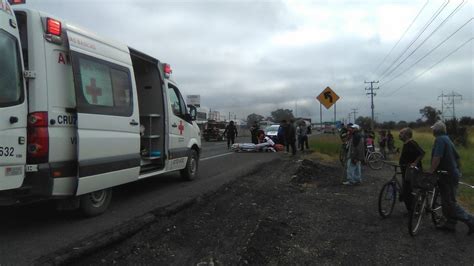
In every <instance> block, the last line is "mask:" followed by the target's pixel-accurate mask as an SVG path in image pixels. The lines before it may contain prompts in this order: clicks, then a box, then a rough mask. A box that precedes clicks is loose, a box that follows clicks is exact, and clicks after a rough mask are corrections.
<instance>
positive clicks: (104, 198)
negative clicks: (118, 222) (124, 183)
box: [79, 188, 112, 217]
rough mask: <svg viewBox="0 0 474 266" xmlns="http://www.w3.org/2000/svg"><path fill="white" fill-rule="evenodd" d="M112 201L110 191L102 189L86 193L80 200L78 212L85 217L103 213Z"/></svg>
mask: <svg viewBox="0 0 474 266" xmlns="http://www.w3.org/2000/svg"><path fill="white" fill-rule="evenodd" d="M111 200H112V189H110V188H109V189H102V190H98V191H95V192H91V193H87V194H84V195H82V196H81V198H80V207H79V209H80V211H81V213H82V214H83V215H84V216H86V217H93V216H97V215H100V214H102V213H104V212H105V211H106V210H107V208H108V207H109V205H110V201H111Z"/></svg>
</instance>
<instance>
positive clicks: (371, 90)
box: [364, 80, 379, 130]
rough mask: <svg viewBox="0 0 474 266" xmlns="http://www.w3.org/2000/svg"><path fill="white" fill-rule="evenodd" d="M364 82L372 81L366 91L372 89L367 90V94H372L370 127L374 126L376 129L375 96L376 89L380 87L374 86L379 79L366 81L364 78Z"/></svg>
mask: <svg viewBox="0 0 474 266" xmlns="http://www.w3.org/2000/svg"><path fill="white" fill-rule="evenodd" d="M364 83H366V84H368V83H370V88H365V90H366V91H370V92H367V93H366V94H367V95H370V102H371V105H370V108H372V119H371V121H370V127H371V128H372V130H374V96H376V95H377V94H376V93H375V92H374V90H378V89H379V87H377V88H374V83H377V84H378V83H379V81H368V82H367V81H365V80H364Z"/></svg>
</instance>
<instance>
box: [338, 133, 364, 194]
mask: <svg viewBox="0 0 474 266" xmlns="http://www.w3.org/2000/svg"><path fill="white" fill-rule="evenodd" d="M359 130H360V127H359V125H356V124H353V125H352V126H351V127H350V129H349V131H350V133H349V135H350V139H349V142H350V143H349V150H348V152H347V154H348V156H347V157H348V159H347V162H346V163H347V180H346V181H344V182H342V184H344V185H358V184H360V183H361V181H362V169H361V162H362V161H363V160H364V145H365V144H364V140H363V138H362V134H361V133H360V131H359Z"/></svg>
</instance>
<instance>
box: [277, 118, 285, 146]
mask: <svg viewBox="0 0 474 266" xmlns="http://www.w3.org/2000/svg"><path fill="white" fill-rule="evenodd" d="M285 128H286V120H282V121H281V122H280V126H279V127H278V133H277V143H278V144H282V145H283V146H285V145H286V139H285Z"/></svg>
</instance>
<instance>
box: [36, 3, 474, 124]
mask: <svg viewBox="0 0 474 266" xmlns="http://www.w3.org/2000/svg"><path fill="white" fill-rule="evenodd" d="M452 2H453V3H450V4H449V5H448V7H447V10H446V11H445V12H443V13H442V15H441V17H440V18H439V19H438V20H436V21H435V24H434V25H437V24H438V23H440V21H441V19H442V18H444V17H445V16H446V15H447V14H449V12H450V10H452V8H454V7H455V6H456V1H452ZM28 3H29V4H28V5H29V6H32V7H35V8H38V9H41V10H44V11H46V12H48V13H51V14H54V15H57V16H58V17H62V18H64V19H67V20H69V21H71V22H73V23H74V24H78V25H82V26H84V27H85V28H89V29H91V30H93V31H95V32H98V33H99V34H102V35H105V36H108V37H110V38H113V39H117V40H119V41H121V42H124V43H127V44H129V45H130V46H131V47H134V48H136V49H138V50H142V51H144V52H146V53H149V54H151V55H153V56H155V57H157V58H159V59H160V60H162V61H165V62H169V63H171V65H172V66H173V69H174V70H173V72H174V78H175V79H176V80H177V81H178V82H179V83H180V84H181V89H182V92H183V94H184V95H186V94H200V95H201V100H202V105H204V106H206V107H207V108H212V109H213V110H219V111H221V112H222V113H224V114H225V113H228V112H232V113H235V114H237V115H238V116H239V117H246V116H247V115H248V114H250V113H253V112H256V113H260V114H262V115H269V114H270V111H272V110H275V109H277V108H290V109H294V110H295V111H296V108H297V109H298V114H299V115H305V116H311V117H313V118H315V119H316V120H319V104H318V103H317V102H316V100H315V97H316V96H317V95H318V94H319V92H320V91H322V90H323V89H324V88H325V87H326V86H330V87H331V88H333V89H334V90H335V91H336V93H338V94H339V96H341V99H340V101H339V102H338V105H337V110H338V118H344V117H347V114H348V112H349V111H350V110H351V108H359V115H364V116H368V115H370V105H369V104H370V101H369V98H368V97H367V96H366V95H365V92H366V91H365V89H364V88H365V86H366V84H364V80H372V79H377V78H378V77H379V74H380V72H381V71H382V70H383V69H384V68H386V67H387V66H388V64H389V63H391V62H392V61H393V60H394V59H395V57H396V56H397V55H398V54H399V53H400V51H401V50H402V49H403V48H404V47H406V46H407V45H408V43H409V41H410V40H412V39H413V38H414V36H415V34H416V32H418V30H419V29H420V28H421V27H422V25H423V23H424V22H425V21H427V19H428V18H429V17H430V16H431V14H432V13H433V12H434V10H436V8H437V7H438V6H439V4H440V3H435V2H432V3H430V4H429V5H428V6H427V9H426V12H425V13H423V15H422V16H421V17H420V19H419V20H418V21H417V23H416V24H415V25H414V27H413V30H411V31H409V32H408V34H407V35H406V37H405V38H404V39H402V42H400V44H399V46H398V47H397V49H395V51H394V53H393V55H392V56H391V57H390V58H389V60H387V62H386V64H384V65H383V66H382V67H381V68H380V69H379V70H378V71H375V70H376V66H377V65H378V64H379V63H380V62H381V60H382V59H383V58H384V57H385V56H386V55H387V53H388V51H390V49H391V48H392V47H393V45H394V44H395V42H396V41H397V40H398V38H399V37H400V36H401V34H402V33H403V30H405V28H406V27H407V26H408V24H409V22H410V21H411V20H412V19H413V17H414V16H415V14H416V12H418V10H419V9H420V8H421V6H422V5H423V4H424V3H425V1H424V0H419V1H394V2H391V3H381V1H376V0H371V1H291V0H281V1H259V2H257V1H232V0H228V1H151V0H148V1H145V0H140V1H125V0H120V1H110V0H109V1H90V0H89V1H72V0H71V1H64V0H63V1H59V0H46V1H44V0H43V1H39V0H29V1H28ZM443 16H444V17H443ZM470 17H472V2H470V3H468V4H467V5H466V6H465V7H464V8H463V9H462V10H461V11H460V12H458V14H456V15H455V16H454V17H453V18H452V19H451V20H450V21H449V22H448V23H446V25H445V26H444V27H443V28H441V29H440V30H439V32H437V34H436V35H434V36H433V37H432V38H431V39H429V41H427V42H426V43H425V44H424V45H423V46H422V47H421V48H420V49H419V51H417V53H415V54H414V55H413V56H412V57H411V58H409V60H407V61H406V62H405V63H404V64H402V65H401V67H400V69H399V70H397V71H395V72H394V75H396V74H397V73H399V72H398V71H402V70H404V69H405V68H406V67H408V66H409V65H410V64H412V63H413V62H415V61H416V60H418V59H419V58H420V57H421V56H422V55H424V54H425V53H426V52H428V51H429V49H431V48H432V47H434V46H435V45H436V44H437V43H438V42H440V41H441V40H443V39H444V38H446V37H447V36H448V35H449V34H451V33H452V32H453V31H454V30H455V29H456V28H457V27H458V26H459V25H461V24H462V23H464V22H465V21H466V20H467V19H468V18H470ZM430 29H431V30H432V29H433V28H430ZM428 32H429V31H427V33H428ZM472 32H473V26H472V23H471V25H468V27H466V28H465V29H463V30H462V31H460V32H459V33H458V34H457V35H456V36H455V37H454V38H452V39H451V40H449V41H448V42H446V44H445V45H443V46H442V47H440V48H439V49H438V50H437V51H436V52H434V53H433V54H432V55H430V56H429V57H427V58H426V60H423V61H422V62H420V64H419V65H417V66H416V67H414V68H413V69H410V70H409V71H407V73H406V74H405V75H404V76H402V77H401V78H398V79H396V80H394V81H393V82H390V83H389V84H387V85H386V86H385V85H383V82H386V81H388V79H390V77H389V78H387V79H384V80H381V84H382V85H383V86H382V87H381V88H380V90H379V91H378V95H377V96H376V98H375V104H376V112H377V113H379V115H378V116H379V119H380V120H415V119H416V118H418V117H420V115H419V113H418V110H419V109H421V108H422V107H423V106H425V105H432V106H435V107H439V106H440V102H439V101H437V95H439V94H441V91H442V90H455V91H457V92H459V93H461V94H463V96H464V101H463V102H462V103H461V104H459V108H458V111H459V114H460V115H470V116H474V110H473V109H474V108H473V105H474V100H473V90H474V86H473V85H474V80H473V76H472V73H473V72H474V71H473V70H474V69H473V64H472V62H473V61H472V55H473V46H472V42H471V43H470V44H468V45H466V46H465V47H464V48H462V49H461V50H459V51H458V52H457V53H456V54H454V55H453V56H451V57H450V58H448V59H446V61H445V62H443V63H441V64H439V65H438V66H436V67H435V68H433V69H432V70H431V71H430V72H428V73H427V74H426V75H423V76H422V77H420V78H419V79H417V80H416V81H413V82H411V83H410V84H409V85H408V86H407V87H405V88H402V89H400V90H399V91H398V92H397V93H395V94H394V95H393V96H388V94H390V92H391V91H394V90H396V89H397V88H398V87H400V86H401V85H403V84H404V83H405V82H406V81H408V80H410V79H411V78H413V77H414V76H416V75H417V74H419V73H421V72H423V71H424V70H426V69H427V68H428V67H429V66H431V65H432V64H434V63H435V62H436V61H438V60H439V59H440V58H442V57H443V56H445V55H446V54H448V53H449V52H450V51H452V50H453V49H454V48H455V47H456V46H457V45H459V44H460V43H462V42H463V41H465V40H466V39H468V38H470V37H471V38H472ZM424 36H426V35H424ZM423 38H424V37H423V36H422V38H420V40H422V39H423ZM415 46H416V45H415ZM323 109H325V108H323ZM323 115H324V117H323V119H324V120H330V119H332V116H333V110H324V111H323Z"/></svg>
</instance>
